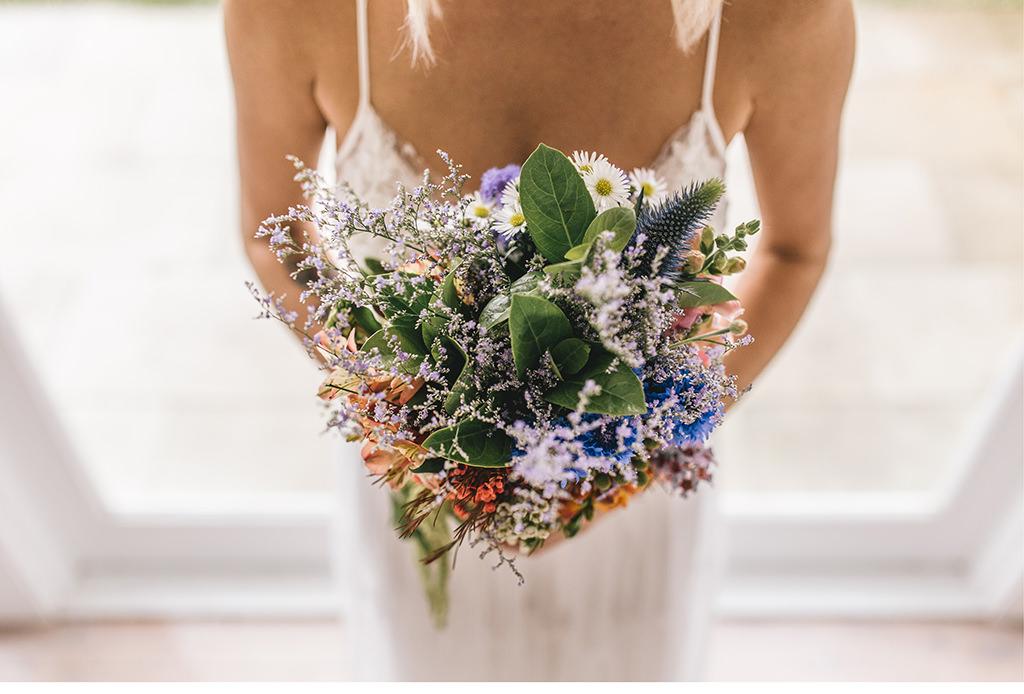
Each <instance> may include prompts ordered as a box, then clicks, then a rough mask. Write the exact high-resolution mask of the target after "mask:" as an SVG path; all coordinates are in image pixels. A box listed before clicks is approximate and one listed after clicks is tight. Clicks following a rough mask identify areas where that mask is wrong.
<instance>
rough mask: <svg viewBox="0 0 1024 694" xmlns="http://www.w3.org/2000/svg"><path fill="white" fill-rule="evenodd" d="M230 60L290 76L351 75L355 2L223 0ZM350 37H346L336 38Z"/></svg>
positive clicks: (353, 72)
mask: <svg viewBox="0 0 1024 694" xmlns="http://www.w3.org/2000/svg"><path fill="white" fill-rule="evenodd" d="M224 29H225V33H226V35H227V41H228V48H229V50H230V51H231V53H232V57H233V59H234V60H239V61H245V62H247V63H252V64H254V65H262V66H265V67H270V68H272V69H274V70H275V71H281V72H287V73H290V74H300V73H301V74H307V75H316V74H318V73H319V71H320V68H321V66H323V65H329V66H330V68H331V70H333V71H338V72H340V73H343V74H351V75H353V76H354V75H355V74H356V62H357V57H356V3H355V0H348V1H347V2H346V1H343V0H342V1H339V0H224ZM346 36H347V37H351V40H349V41H346V40H344V39H343V38H342V37H346Z"/></svg>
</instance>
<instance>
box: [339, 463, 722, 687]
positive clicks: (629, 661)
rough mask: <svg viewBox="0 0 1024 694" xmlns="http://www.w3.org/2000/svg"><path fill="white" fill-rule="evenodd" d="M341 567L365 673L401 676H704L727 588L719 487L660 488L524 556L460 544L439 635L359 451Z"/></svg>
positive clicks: (383, 493) (342, 521) (346, 507)
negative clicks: (507, 557)
mask: <svg viewBox="0 0 1024 694" xmlns="http://www.w3.org/2000/svg"><path fill="white" fill-rule="evenodd" d="M339 478H340V479H339V483H340V504H339V507H338V510H339V512H338V515H337V529H336V548H335V550H336V551H335V569H336V574H337V576H338V580H339V588H340V591H341V598H342V605H343V614H342V619H343V621H344V625H345V631H346V633H347V641H348V643H349V644H350V648H349V656H350V657H351V667H352V670H351V671H352V673H353V678H354V679H357V680H401V681H453V680H471V681H500V680H542V681H564V680H568V681H600V680H613V681H636V680H656V681H665V680H692V679H699V678H700V675H701V665H702V663H703V659H704V650H705V642H706V637H707V633H708V625H709V622H710V616H711V611H712V607H713V603H714V596H715V589H716V586H717V583H718V581H717V577H718V574H719V571H718V564H719V562H718V557H720V556H721V552H720V547H719V545H720V542H719V541H718V538H717V537H716V535H717V533H716V532H715V531H716V530H717V528H718V527H719V524H718V522H717V520H716V519H717V513H716V506H715V500H714V492H713V490H712V489H710V488H702V489H701V490H700V491H699V492H698V493H697V494H695V495H694V496H692V497H690V498H688V499H680V498H678V497H674V496H671V495H669V494H668V493H666V492H664V491H663V490H661V489H651V490H648V492H647V493H645V494H643V495H641V496H640V497H639V498H636V499H634V500H633V501H631V502H630V504H629V506H628V507H627V508H625V509H618V510H616V511H614V512H612V513H610V514H608V516H607V517H604V518H601V519H600V520H599V521H598V522H597V523H595V525H594V526H593V527H592V528H590V529H588V530H586V531H584V532H582V533H581V534H580V535H579V536H578V537H576V538H574V539H572V540H569V541H566V542H562V543H560V544H558V545H557V546H554V547H552V548H551V549H550V550H549V551H546V552H542V553H541V554H540V555H539V556H536V557H524V558H521V559H518V560H517V567H518V569H519V570H520V572H521V573H522V574H523V576H524V577H525V579H526V582H525V584H524V585H522V586H520V585H518V584H517V580H516V578H515V576H514V575H513V574H512V572H511V571H509V569H508V567H499V568H498V569H497V570H494V569H493V568H492V567H493V565H494V564H495V563H496V562H495V560H494V559H493V557H488V558H485V559H484V560H480V559H479V558H478V552H476V551H475V550H473V549H472V548H470V547H468V546H464V547H462V548H461V550H460V552H459V555H458V561H457V564H456V567H455V570H454V572H453V573H452V576H451V582H450V586H449V588H450V592H451V603H450V613H449V618H448V625H447V627H445V628H444V629H442V630H437V629H436V628H435V627H434V625H433V622H432V620H431V618H430V612H429V609H428V606H427V600H426V596H425V594H424V589H423V587H422V584H421V579H420V575H419V571H418V569H417V566H416V561H417V558H416V555H415V551H414V549H413V547H412V545H411V543H408V542H405V541H402V540H399V539H398V538H397V537H396V535H395V532H394V529H393V524H392V520H391V508H390V503H391V502H390V498H389V494H388V492H387V490H385V489H382V488H380V487H376V486H372V485H371V484H370V480H369V479H368V478H367V476H366V472H365V470H364V468H363V465H362V461H361V459H360V457H359V447H358V446H357V445H354V444H347V445H346V446H345V447H344V449H343V451H342V455H341V460H340V475H339Z"/></svg>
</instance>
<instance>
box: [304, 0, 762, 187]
mask: <svg viewBox="0 0 1024 694" xmlns="http://www.w3.org/2000/svg"><path fill="white" fill-rule="evenodd" d="M315 4H317V5H321V3H315ZM404 19H405V2H402V1H401V0H375V1H374V2H371V3H369V12H368V20H369V32H368V34H369V55H370V78H371V79H370V82H371V84H372V94H371V99H372V102H373V105H374V107H375V109H376V111H377V112H378V113H379V114H380V116H381V118H382V119H383V120H384V121H385V122H386V123H387V124H388V125H389V126H390V127H391V128H392V129H393V130H394V131H395V132H396V133H397V134H398V136H399V137H400V138H401V139H402V140H404V141H406V142H409V143H410V144H411V145H412V146H413V147H414V148H415V149H416V151H418V152H421V153H428V152H431V151H433V150H434V149H435V148H437V147H441V148H444V149H446V150H448V151H449V152H450V153H451V154H452V155H453V156H454V157H455V158H456V159H457V160H458V161H461V162H463V163H464V164H465V167H466V171H467V172H468V173H471V174H474V175H478V174H479V173H480V172H482V171H483V170H485V169H486V168H488V167H489V166H492V165H494V164H495V163H504V162H507V161H522V160H523V159H525V157H526V156H527V155H528V154H529V152H530V150H531V149H532V148H533V147H534V146H535V145H536V143H537V142H538V141H540V140H543V141H545V142H547V143H548V144H551V145H552V146H555V147H559V148H560V149H563V150H572V149H584V148H585V149H599V150H601V151H602V152H604V153H606V154H607V155H608V156H609V157H611V158H612V159H613V160H614V161H617V162H619V163H620V164H621V165H624V166H627V167H633V166H644V165H647V164H648V163H650V162H651V161H653V160H654V158H655V156H656V155H657V154H658V151H659V150H660V149H661V147H662V145H663V144H664V143H665V141H666V140H667V139H668V138H669V137H670V136H671V135H672V133H673V132H675V130H676V129H678V128H679V127H680V125H682V124H684V123H685V122H686V121H687V120H688V119H689V117H690V116H691V115H692V114H693V113H694V112H695V111H696V110H697V109H698V107H699V105H700V93H701V84H702V76H703V71H704V60H705V53H706V50H705V48H706V38H705V39H703V40H701V41H700V42H698V43H697V44H696V45H694V46H693V47H692V49H691V50H690V51H689V52H688V53H686V54H684V53H683V52H682V51H681V50H679V48H678V46H677V44H676V41H675V37H674V34H673V29H674V22H673V16H672V10H671V6H670V4H669V2H667V0H666V1H665V2H644V3H636V4H635V5H634V6H632V7H630V8H629V10H628V11H624V10H623V7H622V4H621V3H613V2H596V3H586V4H584V3H569V2H562V3H559V2H550V1H542V0H523V1H521V2H517V3H489V4H487V5H486V9H485V8H484V6H482V5H480V4H478V3H445V4H444V17H443V20H436V21H434V22H433V24H432V34H431V38H432V40H433V44H434V46H435V50H436V53H437V56H438V60H437V63H436V64H435V65H434V66H432V67H430V68H429V69H428V68H425V67H424V66H422V65H419V66H414V65H412V64H411V60H410V54H409V51H408V50H407V49H403V36H404V32H403V31H402V23H403V21H404ZM304 21H307V22H309V23H310V25H311V26H310V28H311V29H313V27H314V25H315V29H314V30H315V31H316V32H317V35H318V41H317V47H316V49H315V50H316V55H315V56H314V60H315V63H316V84H315V95H316V98H317V101H318V103H319V104H320V106H321V110H322V111H323V112H324V114H325V116H326V117H327V118H328V120H329V122H330V123H331V124H332V125H333V126H334V127H335V128H336V130H337V131H338V132H339V133H344V132H345V131H346V130H347V128H348V125H349V124H350V123H351V121H352V118H353V116H354V114H355V109H356V105H357V103H358V90H359V83H358V70H357V67H356V66H357V56H356V31H357V28H356V16H355V3H328V4H326V5H323V7H322V9H321V10H320V11H319V12H315V13H313V12H311V13H309V14H308V15H305V16H304ZM728 31H729V30H728V29H726V30H724V31H723V33H728ZM723 42H724V40H723ZM719 69H720V70H726V71H727V70H729V69H730V66H729V63H728V60H727V59H723V60H722V61H721V64H720V68H719ZM716 106H717V107H720V108H721V109H722V110H723V111H724V112H725V115H726V116H727V117H726V119H725V120H724V121H723V125H724V124H726V123H728V124H729V126H730V127H729V128H728V129H727V130H726V133H727V135H731V133H733V132H735V131H736V130H738V129H739V127H740V126H741V125H742V118H743V113H742V111H743V97H742V95H740V94H738V93H736V91H735V90H726V91H725V92H723V91H722V90H719V91H718V92H717V93H716Z"/></svg>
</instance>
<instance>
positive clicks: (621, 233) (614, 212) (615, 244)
mask: <svg viewBox="0 0 1024 694" xmlns="http://www.w3.org/2000/svg"><path fill="white" fill-rule="evenodd" d="M635 230H636V213H635V212H633V210H631V209H629V208H628V207H613V208H612V209H610V210H605V211H604V212H602V213H601V214H599V215H597V216H596V217H594V221H592V222H591V223H590V226H588V227H587V231H586V233H584V234H583V241H581V242H580V243H579V244H578V245H576V246H573V247H572V248H570V249H569V250H568V251H567V252H566V254H565V258H566V260H584V261H585V260H586V258H587V256H588V255H590V249H591V248H593V246H594V241H596V240H597V237H598V236H599V235H600V234H601V233H602V232H605V231H610V232H612V234H614V236H613V237H612V240H611V241H610V242H609V244H608V246H607V247H608V248H610V249H611V250H613V251H615V252H620V251H622V249H624V248H625V247H626V245H627V244H628V243H629V239H630V238H631V237H632V236H633V232H634V231H635Z"/></svg>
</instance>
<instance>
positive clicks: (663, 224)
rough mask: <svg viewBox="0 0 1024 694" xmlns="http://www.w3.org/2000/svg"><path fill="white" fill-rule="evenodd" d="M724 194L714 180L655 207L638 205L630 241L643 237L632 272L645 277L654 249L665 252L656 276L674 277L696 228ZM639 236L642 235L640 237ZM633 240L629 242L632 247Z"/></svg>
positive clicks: (652, 259) (648, 271)
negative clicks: (634, 271)
mask: <svg viewBox="0 0 1024 694" xmlns="http://www.w3.org/2000/svg"><path fill="white" fill-rule="evenodd" d="M724 193H725V184H724V183H722V181H721V180H719V179H717V178H712V179H709V180H707V181H704V182H703V183H692V184H690V186H689V187H688V188H686V189H685V190H683V191H681V192H679V193H676V194H675V195H674V196H672V197H671V198H669V199H668V200H666V201H665V202H663V203H660V204H658V205H641V206H640V210H639V214H638V215H637V219H636V232H635V233H634V234H633V239H637V238H643V241H642V244H643V245H642V246H641V251H642V252H641V254H640V257H639V262H638V264H637V266H636V273H637V274H639V275H649V274H650V273H651V269H652V268H651V266H652V265H653V263H654V258H655V256H656V255H657V253H658V249H659V248H661V247H665V248H667V249H668V253H667V255H666V256H665V257H664V258H663V259H662V261H661V266H660V268H659V270H658V274H659V275H661V276H663V277H675V276H676V275H678V274H679V269H680V268H681V267H682V263H683V256H684V255H685V254H686V252H687V251H689V250H690V248H691V246H692V243H693V238H694V235H695V234H696V232H697V229H698V228H700V227H701V226H703V225H704V223H705V222H707V221H708V220H709V219H710V218H711V215H712V214H713V213H714V211H715V207H716V206H717V205H718V201H719V200H721V199H722V195H723V194H724ZM641 235H642V236H641ZM635 243H636V241H631V242H630V245H631V246H634V245H635Z"/></svg>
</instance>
